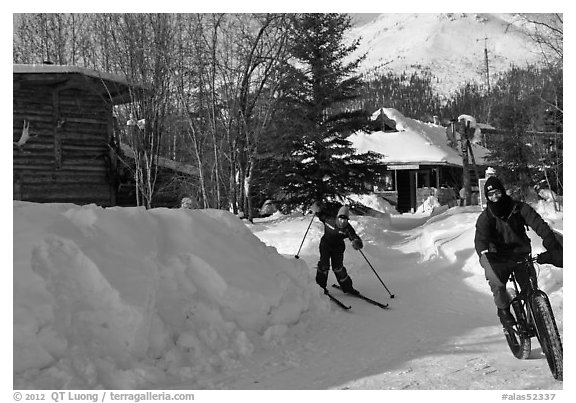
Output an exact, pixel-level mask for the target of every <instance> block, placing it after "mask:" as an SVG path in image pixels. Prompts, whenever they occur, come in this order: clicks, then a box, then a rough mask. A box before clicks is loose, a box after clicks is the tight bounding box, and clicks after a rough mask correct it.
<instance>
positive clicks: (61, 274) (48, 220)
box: [13, 201, 326, 389]
mask: <svg viewBox="0 0 576 403" xmlns="http://www.w3.org/2000/svg"><path fill="white" fill-rule="evenodd" d="M13 209H14V266H13V269H14V387H15V388H16V389H27V388H36V389H37V388H43V389H63V388H66V389H94V388H105V389H151V388H153V385H154V384H158V383H161V382H162V379H163V377H164V378H166V379H170V381H171V382H182V384H185V385H186V386H187V388H190V389H195V388H210V386H211V384H210V381H209V379H210V376H211V375H212V374H217V373H219V372H222V371H223V370H224V369H226V368H230V367H232V366H234V365H237V363H238V362H239V361H240V360H242V359H243V358H246V357H250V356H251V355H252V354H254V352H255V351H258V350H260V349H266V348H271V347H274V346H276V345H278V344H281V343H283V342H285V341H286V340H288V339H289V338H290V337H296V335H294V334H292V333H294V329H295V328H298V327H305V326H306V323H307V320H308V319H309V317H310V316H313V315H311V313H313V312H314V311H315V310H317V309H320V310H322V309H326V308H325V306H326V305H325V304H324V305H323V303H320V302H319V301H321V299H320V298H318V297H317V296H318V293H319V291H318V290H317V287H315V286H314V282H313V281H311V278H310V276H311V275H310V270H309V269H308V267H307V266H306V264H305V263H303V262H301V261H298V260H289V259H286V258H284V257H282V256H280V255H279V254H278V253H277V251H276V249H275V248H273V247H269V246H266V245H265V244H264V243H262V242H261V241H260V240H259V239H258V238H256V237H255V236H254V235H253V234H252V232H251V231H250V230H249V229H248V228H247V227H246V225H244V224H243V223H242V221H240V220H239V219H238V218H236V217H235V216H233V215H232V214H230V213H228V212H224V211H221V210H188V209H178V210H170V209H153V210H148V211H147V210H145V209H143V208H107V209H105V208H101V207H97V206H95V205H89V206H82V207H81V206H76V205H72V204H35V203H27V202H17V201H15V202H14V203H13ZM295 325H297V326H295ZM165 386H166V384H165V383H164V384H163V387H165Z"/></svg>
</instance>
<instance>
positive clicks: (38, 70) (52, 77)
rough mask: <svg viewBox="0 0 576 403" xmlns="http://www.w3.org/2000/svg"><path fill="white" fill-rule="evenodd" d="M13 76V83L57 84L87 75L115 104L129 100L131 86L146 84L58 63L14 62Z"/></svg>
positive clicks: (140, 86)
mask: <svg viewBox="0 0 576 403" xmlns="http://www.w3.org/2000/svg"><path fill="white" fill-rule="evenodd" d="M13 76H14V83H15V85H22V84H23V83H26V84H27V85H33V84H37V85H39V84H57V83H60V82H62V81H63V77H72V76H84V77H88V78H90V79H92V80H94V81H95V82H97V83H99V84H101V87H102V91H103V94H104V95H106V96H108V97H111V98H112V99H113V102H114V103H115V104H118V103H125V102H129V101H130V100H131V98H130V89H131V88H140V89H146V86H144V85H142V84H140V83H133V82H130V81H129V80H128V79H127V78H126V77H123V76H120V75H117V74H112V73H106V72H103V71H97V70H92V69H88V68H85V67H79V66H69V65H59V64H14V65H13ZM92 88H94V87H93V86H92Z"/></svg>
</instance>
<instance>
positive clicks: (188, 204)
mask: <svg viewBox="0 0 576 403" xmlns="http://www.w3.org/2000/svg"><path fill="white" fill-rule="evenodd" d="M180 208H187V209H191V208H192V199H191V198H189V197H183V198H182V201H181V203H180Z"/></svg>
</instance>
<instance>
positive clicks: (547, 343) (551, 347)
mask: <svg viewBox="0 0 576 403" xmlns="http://www.w3.org/2000/svg"><path fill="white" fill-rule="evenodd" d="M530 308H531V310H532V316H533V318H534V325H535V326H536V333H537V336H538V341H540V346H541V347H542V351H543V352H544V355H545V356H546V360H547V361H548V366H549V367H550V371H551V372H552V375H553V376H554V378H555V379H558V380H562V378H563V362H562V356H563V349H562V340H561V339H560V333H559V332H558V327H557V326H556V320H555V319H554V313H553V312H552V307H551V305H550V301H549V300H548V296H547V295H546V294H545V293H544V292H543V291H540V290H538V291H536V292H534V293H533V294H532V296H531V298H530Z"/></svg>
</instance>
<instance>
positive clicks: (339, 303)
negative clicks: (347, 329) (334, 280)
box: [324, 288, 352, 309]
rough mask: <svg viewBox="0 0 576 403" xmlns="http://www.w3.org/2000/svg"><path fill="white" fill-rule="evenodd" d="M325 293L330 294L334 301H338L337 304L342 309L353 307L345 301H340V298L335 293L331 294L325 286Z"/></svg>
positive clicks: (329, 296)
mask: <svg viewBox="0 0 576 403" xmlns="http://www.w3.org/2000/svg"><path fill="white" fill-rule="evenodd" d="M324 294H326V295H328V298H330V299H331V300H332V301H334V302H335V303H336V305H338V306H339V307H340V308H342V309H350V308H352V307H351V306H350V305H346V304H345V303H343V302H342V301H340V300H339V299H338V298H336V297H335V296H334V295H332V294H330V293H329V292H328V290H327V289H326V288H324Z"/></svg>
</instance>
